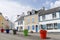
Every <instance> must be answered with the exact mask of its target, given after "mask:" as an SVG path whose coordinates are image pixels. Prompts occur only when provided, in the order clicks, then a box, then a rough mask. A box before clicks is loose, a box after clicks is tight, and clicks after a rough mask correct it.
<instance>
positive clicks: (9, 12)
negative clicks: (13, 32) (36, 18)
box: [0, 0, 60, 20]
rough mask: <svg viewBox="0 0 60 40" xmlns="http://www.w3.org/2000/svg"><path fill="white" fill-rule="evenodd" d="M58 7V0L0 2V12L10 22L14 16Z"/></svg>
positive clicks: (1, 0)
mask: <svg viewBox="0 0 60 40" xmlns="http://www.w3.org/2000/svg"><path fill="white" fill-rule="evenodd" d="M43 6H44V7H45V8H46V9H49V8H53V7H57V6H60V0H0V12H1V13H2V14H3V15H4V16H8V18H9V19H10V20H15V19H16V15H20V14H22V12H25V14H26V12H27V11H29V10H32V9H37V10H39V9H40V8H42V7H43Z"/></svg>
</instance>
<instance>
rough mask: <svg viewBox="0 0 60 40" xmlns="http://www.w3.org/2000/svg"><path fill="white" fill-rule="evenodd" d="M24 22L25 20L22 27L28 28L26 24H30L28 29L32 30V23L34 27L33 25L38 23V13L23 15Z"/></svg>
mask: <svg viewBox="0 0 60 40" xmlns="http://www.w3.org/2000/svg"><path fill="white" fill-rule="evenodd" d="M28 18H29V19H30V22H28ZM32 18H34V22H32ZM24 22H25V27H24V28H25V29H28V27H27V26H30V30H32V25H34V27H35V25H37V24H38V14H35V15H30V16H26V17H24Z"/></svg>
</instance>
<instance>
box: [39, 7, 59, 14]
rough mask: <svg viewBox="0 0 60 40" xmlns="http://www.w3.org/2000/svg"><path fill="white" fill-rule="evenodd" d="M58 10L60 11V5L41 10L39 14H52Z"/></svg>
mask: <svg viewBox="0 0 60 40" xmlns="http://www.w3.org/2000/svg"><path fill="white" fill-rule="evenodd" d="M58 11H60V7H56V8H52V9H48V10H40V11H39V12H38V13H39V15H45V14H51V13H54V12H58Z"/></svg>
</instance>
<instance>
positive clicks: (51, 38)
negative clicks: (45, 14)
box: [0, 31, 60, 40]
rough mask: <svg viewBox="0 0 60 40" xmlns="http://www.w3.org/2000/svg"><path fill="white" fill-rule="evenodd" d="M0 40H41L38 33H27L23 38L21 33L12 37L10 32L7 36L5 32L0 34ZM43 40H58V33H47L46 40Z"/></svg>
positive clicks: (59, 35)
mask: <svg viewBox="0 0 60 40" xmlns="http://www.w3.org/2000/svg"><path fill="white" fill-rule="evenodd" d="M0 40H43V39H40V36H39V33H29V35H28V36H24V35H23V33H22V32H17V34H16V35H13V33H12V31H11V32H10V33H9V34H6V32H4V33H1V32H0ZM44 40H60V33H48V35H47V39H44Z"/></svg>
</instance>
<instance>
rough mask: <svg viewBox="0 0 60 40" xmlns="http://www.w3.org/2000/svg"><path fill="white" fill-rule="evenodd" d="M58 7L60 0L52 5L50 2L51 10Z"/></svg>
mask: <svg viewBox="0 0 60 40" xmlns="http://www.w3.org/2000/svg"><path fill="white" fill-rule="evenodd" d="M59 6H60V0H57V1H55V3H52V2H51V4H50V7H51V8H54V7H59Z"/></svg>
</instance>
